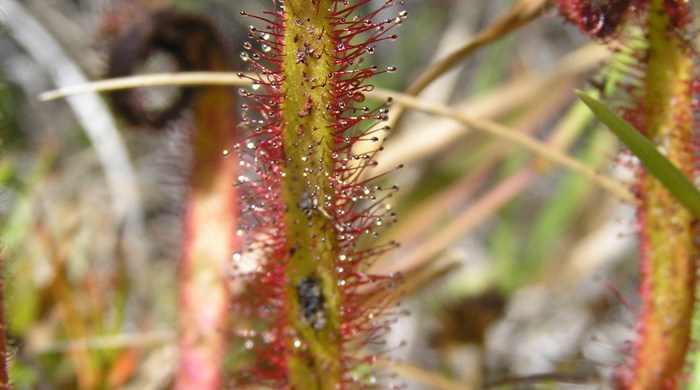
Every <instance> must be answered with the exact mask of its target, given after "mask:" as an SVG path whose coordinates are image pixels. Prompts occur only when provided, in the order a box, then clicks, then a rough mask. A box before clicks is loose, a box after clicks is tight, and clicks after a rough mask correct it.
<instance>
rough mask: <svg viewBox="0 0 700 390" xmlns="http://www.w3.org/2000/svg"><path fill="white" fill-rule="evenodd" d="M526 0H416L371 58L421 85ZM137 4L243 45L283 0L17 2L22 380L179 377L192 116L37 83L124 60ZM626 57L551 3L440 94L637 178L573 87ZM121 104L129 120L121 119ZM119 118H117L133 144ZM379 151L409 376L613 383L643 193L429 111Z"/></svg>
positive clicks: (4, 198)
mask: <svg viewBox="0 0 700 390" xmlns="http://www.w3.org/2000/svg"><path fill="white" fill-rule="evenodd" d="M513 3H514V2H513V1H508V0H492V1H482V0H428V1H425V0H405V8H406V9H407V10H408V12H409V18H408V20H407V21H406V22H405V23H404V24H403V26H402V27H401V29H400V30H399V31H398V33H399V39H398V40H396V41H395V42H393V43H391V44H384V45H382V46H381V47H380V48H378V50H376V52H375V53H373V54H372V55H371V56H370V57H369V58H368V60H370V61H372V62H374V63H377V64H378V65H380V66H384V67H386V66H397V67H398V69H399V71H398V72H396V73H392V74H385V75H382V76H380V77H377V78H376V80H374V82H375V83H376V85H378V86H381V87H383V88H388V89H393V90H396V91H404V90H406V89H407V88H408V86H409V85H410V84H411V83H412V82H413V81H414V80H415V79H416V78H417V77H419V76H420V75H421V74H422V73H423V72H425V71H426V70H427V69H428V68H429V67H430V65H431V64H432V63H434V62H435V61H436V60H438V59H440V58H442V57H444V56H445V55H446V54H447V53H450V52H451V51H452V50H454V49H455V48H457V47H459V46H461V45H463V44H465V43H466V42H469V41H470V39H472V38H473V37H474V36H475V35H476V34H477V33H478V32H479V31H481V30H483V29H484V28H486V27H487V26H488V25H489V24H491V23H492V22H493V21H494V20H496V19H497V18H499V17H500V16H501V15H503V14H504V13H505V12H506V11H507V10H508V9H509V7H510V6H512V4H513ZM533 3H534V1H533ZM125 4H128V5H130V6H132V7H133V6H134V5H136V6H137V7H142V8H139V11H138V12H146V11H145V9H147V8H149V7H156V6H175V7H177V8H179V9H182V10H187V11H191V12H198V13H203V14H206V15H209V17H211V18H212V19H213V20H215V22H216V23H217V24H218V25H219V27H220V29H221V31H222V32H223V33H224V34H225V35H227V36H228V37H230V38H231V41H232V46H233V47H234V48H235V50H236V52H234V53H232V56H234V57H236V58H238V51H239V50H241V44H242V42H243V40H244V39H245V35H246V33H247V26H248V25H249V24H251V23H252V22H251V21H250V20H248V19H246V18H244V17H242V16H240V11H243V10H245V11H247V12H249V13H260V12H261V11H262V10H264V9H267V8H268V7H270V6H271V5H272V1H259V0H238V1H224V0H219V1H213V0H211V1H210V0H199V1H197V0H192V1H189V0H175V1H167V0H153V1H148V0H139V1H138V2H128V1H125V2H118V1H117V0H22V1H18V0H5V2H4V3H3V2H0V11H2V12H0V21H2V25H3V28H2V30H1V35H0V58H2V67H1V68H0V77H2V79H1V82H0V130H1V131H2V133H1V134H2V136H1V138H0V142H1V143H2V144H1V145H2V149H1V152H0V153H1V154H0V239H1V242H2V252H0V253H1V254H2V261H3V264H4V267H5V270H4V274H5V280H6V289H7V294H6V296H7V302H6V305H7V318H8V319H9V320H8V336H9V338H10V344H11V349H12V359H11V376H12V378H13V383H14V384H15V388H17V389H73V388H81V389H106V388H110V389H111V388H122V389H163V388H168V386H169V384H170V380H171V378H172V374H173V369H174V367H175V361H176V358H177V356H176V349H175V343H174V341H175V340H174V331H175V318H176V310H177V304H176V303H177V299H176V292H177V286H176V282H177V271H178V260H179V254H180V252H179V245H180V244H179V243H180V238H181V234H182V233H181V222H180V221H181V216H182V200H183V194H184V191H185V189H184V188H183V183H184V179H183V178H184V173H183V172H185V170H186V163H187V160H188V158H187V156H188V153H189V151H188V147H187V145H186V144H185V142H184V140H185V138H186V137H185V136H184V134H186V131H187V128H188V126H190V124H189V121H188V117H187V114H184V116H183V118H182V119H180V120H177V121H175V122H173V123H171V124H170V125H169V129H167V131H164V132H151V133H144V132H138V133H137V132H135V131H134V130H135V129H130V128H127V127H126V126H125V125H124V124H123V123H122V122H121V121H120V120H119V119H118V118H116V117H114V116H113V115H112V114H111V113H110V112H109V111H108V109H107V106H106V105H104V104H100V100H92V102H93V103H94V106H88V104H87V103H86V104H83V103H78V104H70V102H69V101H67V100H59V101H52V102H39V101H38V99H37V95H38V94H39V93H41V92H44V91H47V90H50V89H54V88H58V87H65V86H67V85H70V84H71V83H74V82H75V81H76V80H80V78H78V79H76V78H75V77H73V76H75V75H76V74H77V75H78V76H81V77H82V78H84V79H85V80H99V79H101V78H102V77H103V75H104V73H105V68H106V57H107V54H108V52H109V43H110V39H111V38H112V36H111V34H112V32H111V31H113V29H114V28H115V27H114V26H115V25H117V26H118V25H120V24H122V23H128V18H126V20H120V19H119V15H120V14H119V12H124V13H125V14H126V11H123V9H125V8H126V7H125ZM3 7H4V8H3ZM138 12H137V14H138ZM48 54H50V57H49V58H48V59H47V58H46V55H48ZM608 56H609V55H608V54H607V53H605V52H603V51H601V50H600V49H599V48H596V47H595V45H591V44H590V43H589V42H588V41H587V40H586V39H585V38H583V37H581V36H580V35H579V33H578V32H577V31H576V29H575V28H571V27H568V26H564V23H563V22H562V20H561V18H559V17H558V16H557V14H556V13H555V12H554V10H552V9H547V10H545V11H544V12H543V13H542V14H541V15H540V16H539V17H538V18H536V19H535V20H534V21H532V22H531V23H528V24H527V25H526V26H524V27H523V28H521V29H518V30H517V31H515V32H513V33H511V34H507V35H504V36H503V37H501V38H500V39H498V40H496V41H495V42H494V43H491V44H489V45H486V46H484V47H483V48H481V49H480V50H478V51H476V52H475V53H474V54H473V55H471V56H468V57H466V58H464V59H462V60H461V61H460V62H459V64H458V65H457V66H456V67H455V68H454V70H452V71H450V72H448V73H446V74H445V75H444V76H443V77H442V78H440V79H438V80H437V81H435V82H434V83H432V85H431V86H430V87H429V88H428V89H427V90H426V91H425V92H424V93H423V94H421V98H423V99H426V100H428V101H431V102H440V103H445V104H448V105H449V106H450V107H453V108H455V109H458V110H460V111H461V112H464V113H466V114H469V115H473V116H479V117H484V118H489V119H493V120H495V121H498V122H499V123H502V124H505V125H507V126H509V127H512V128H513V129H515V130H516V131H522V132H526V133H528V134H530V135H532V136H534V137H537V138H538V139H541V140H543V142H547V143H548V145H550V146H551V148H552V149H559V150H564V151H566V152H567V153H569V154H571V155H573V156H575V157H576V158H577V159H580V160H581V161H584V162H586V164H588V165H590V166H592V167H594V168H595V169H597V170H599V171H601V172H606V173H610V174H613V175H615V176H617V177H618V178H619V179H620V180H622V181H629V180H631V179H630V178H631V176H630V162H629V158H627V157H626V155H624V154H623V155H620V154H618V146H617V144H616V141H615V139H614V137H613V136H612V135H610V134H609V133H608V132H607V131H606V130H603V129H600V128H597V127H595V126H594V122H593V120H592V116H591V114H590V113H588V111H587V110H586V109H584V108H583V107H582V106H581V104H580V103H578V101H577V100H576V99H575V97H574V95H573V92H572V91H573V90H574V89H575V88H586V86H588V85H600V84H601V82H603V81H604V80H605V77H604V76H601V74H600V71H599V69H600V65H601V64H602V62H603V61H604V60H605V59H606V58H607V57H608ZM167 66H168V64H165V65H163V64H160V65H159V64H156V65H155V66H154V69H152V71H159V70H162V69H163V67H164V68H167ZM239 66H240V64H239ZM240 70H245V69H243V68H242V67H241V68H240ZM71 72H73V73H71ZM66 75H68V76H66ZM71 75H73V76H71ZM591 82H592V83H591ZM591 88H592V90H595V88H596V87H591ZM234 91H235V90H233V89H232V93H235V92H234ZM103 97H104V96H103ZM95 102H96V103H95ZM93 103H89V104H93ZM81 107H82V110H83V112H82V113H80V112H78V111H80V109H81ZM86 109H88V111H87V112H86V111H85V110H86ZM104 118H106V119H104ZM105 121H106V122H105ZM109 121H114V123H115V125H114V126H115V127H116V128H119V129H120V131H119V132H117V133H109V129H110V124H109ZM232 131H235V130H234V129H232ZM105 132H106V133H105ZM95 134H97V135H95ZM105 134H106V135H105ZM110 134H111V135H110ZM100 137H107V138H109V137H116V139H117V140H118V141H119V142H121V143H122V144H123V146H124V149H123V151H125V152H126V153H125V154H124V156H122V157H124V158H121V157H119V148H118V147H115V146H114V145H118V143H114V144H113V143H110V144H109V145H107V146H105V145H104V138H100ZM110 139H111V138H110ZM100 140H102V141H100ZM100 142H102V143H103V145H102V147H103V148H105V149H104V150H106V151H104V150H103V152H100V151H99V148H98V147H97V145H96V144H98V143H100ZM115 148H116V151H115ZM110 153H116V154H114V155H112V154H110ZM114 156H117V157H114ZM377 160H378V161H379V163H380V164H379V166H378V167H377V168H376V170H375V173H376V174H380V173H383V172H385V171H386V172H389V174H388V175H385V176H383V177H382V178H381V181H382V182H386V183H392V184H397V185H398V186H399V188H400V191H399V192H398V193H397V194H396V195H395V196H394V197H393V198H392V199H391V200H390V201H391V203H392V206H393V207H394V209H395V210H396V212H397V214H398V216H399V220H398V223H397V224H396V225H394V226H392V227H391V229H389V230H388V231H387V232H385V233H383V236H382V240H384V239H386V240H388V239H396V240H398V241H399V242H402V247H401V248H400V249H399V250H397V251H394V252H392V253H390V254H389V255H386V256H385V257H383V258H381V259H379V260H378V262H377V263H376V264H375V265H374V267H375V269H376V270H380V271H382V272H394V271H401V272H402V273H403V274H404V279H405V282H404V284H403V285H402V287H401V288H400V289H399V291H400V292H401V295H400V297H399V300H400V301H401V305H402V308H405V309H407V310H408V311H410V315H409V316H399V317H398V318H397V322H396V324H395V326H394V330H393V332H392V333H391V335H390V337H389V339H388V340H387V344H386V349H387V353H386V356H387V357H391V358H392V359H391V360H386V361H385V360H382V362H381V364H383V365H385V366H386V368H387V370H388V371H389V372H391V373H395V375H394V376H393V377H392V378H391V379H389V380H390V381H391V382H393V383H397V384H405V385H406V386H408V388H411V389H413V388H415V389H423V388H426V389H429V388H438V389H450V388H452V389H464V388H482V387H483V388H574V387H573V386H576V387H575V388H591V389H593V388H604V387H607V386H608V385H609V383H610V382H609V381H610V375H611V371H612V370H613V369H614V368H615V366H616V365H618V364H621V363H622V362H624V359H625V357H626V348H627V347H626V345H627V344H626V343H627V342H629V340H631V339H632V338H633V337H634V331H633V328H632V326H633V325H632V324H633V321H634V316H635V311H636V308H637V301H636V298H635V296H636V289H637V287H636V286H637V280H638V275H637V262H636V248H635V239H634V233H635V222H634V215H633V211H632V209H631V208H630V207H629V206H625V205H623V204H622V203H621V202H619V201H617V200H615V199H614V198H613V197H612V196H610V195H609V194H607V193H605V192H604V191H602V190H601V189H600V188H599V187H598V186H596V185H595V184H593V183H591V182H590V181H588V180H586V179H584V178H582V177H581V176H579V175H577V174H575V173H571V172H570V171H567V170H565V169H562V168H558V167H556V166H553V165H551V164H550V163H549V162H548V161H547V160H546V159H543V158H542V157H541V156H536V155H533V154H532V153H530V152H527V151H524V150H523V149H521V148H519V147H517V146H513V145H512V144H509V143H508V142H506V141H504V140H502V139H499V138H495V137H492V136H488V135H484V134H482V133H478V132H474V131H470V130H469V129H467V128H465V127H464V126H463V125H460V124H458V123H456V122H453V121H450V120H448V119H444V118H440V117H436V116H429V115H427V114H418V113H414V112H409V113H407V115H406V116H405V117H404V118H403V119H402V120H401V121H400V122H399V123H398V124H397V126H396V127H395V129H394V130H393V132H392V133H391V135H390V137H389V140H388V141H387V142H386V144H385V151H384V152H382V153H380V154H378V156H377ZM398 164H403V165H404V168H403V169H400V170H394V169H393V168H394V167H395V166H396V165H398ZM233 180H234V178H232V182H233ZM232 223H233V222H232ZM235 315H236V314H235V313H234V317H235ZM233 331H235V330H232V332H233ZM237 348H241V346H238V345H232V347H231V349H232V356H235V350H236V349H237ZM394 359H396V361H398V362H400V363H396V362H394Z"/></svg>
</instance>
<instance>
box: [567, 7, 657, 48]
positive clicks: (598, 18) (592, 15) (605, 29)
mask: <svg viewBox="0 0 700 390" xmlns="http://www.w3.org/2000/svg"><path fill="white" fill-rule="evenodd" d="M647 2H648V0H609V1H599V0H554V4H555V5H556V6H557V7H558V8H559V11H560V12H561V14H562V16H564V18H566V20H567V21H569V22H571V23H573V24H576V25H577V26H578V27H579V29H580V30H581V31H582V32H583V33H585V34H588V35H590V36H592V37H593V38H596V39H602V40H607V39H609V38H611V37H614V36H615V35H616V34H617V33H618V32H619V29H620V26H622V25H623V24H624V22H625V19H626V18H627V17H628V15H629V14H630V13H632V12H636V11H637V10H639V9H640V8H642V7H644V6H645V5H646V3H647Z"/></svg>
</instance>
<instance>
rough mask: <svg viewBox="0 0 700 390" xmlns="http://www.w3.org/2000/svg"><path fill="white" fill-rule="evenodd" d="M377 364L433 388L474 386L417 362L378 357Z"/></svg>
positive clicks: (457, 389)
mask: <svg viewBox="0 0 700 390" xmlns="http://www.w3.org/2000/svg"><path fill="white" fill-rule="evenodd" d="M376 365H377V366H379V367H381V368H383V369H385V370H389V371H393V372H395V373H397V374H399V375H400V376H401V377H402V378H406V379H411V380H414V381H416V382H418V383H421V384H423V385H427V386H429V387H430V388H431V389H437V390H470V389H472V387H469V386H466V385H465V384H463V383H458V382H455V381H452V380H450V379H447V378H445V377H444V376H442V375H439V374H436V373H435V372H433V371H430V370H426V369H425V368H422V367H418V366H416V365H415V364H409V363H403V362H402V363H399V362H395V361H391V360H387V359H378V360H377V362H376Z"/></svg>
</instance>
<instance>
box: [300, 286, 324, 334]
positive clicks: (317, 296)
mask: <svg viewBox="0 0 700 390" xmlns="http://www.w3.org/2000/svg"><path fill="white" fill-rule="evenodd" d="M297 295H298V297H299V307H300V311H301V315H302V316H303V317H304V319H305V320H306V322H307V323H308V324H309V325H310V326H311V327H312V328H313V329H314V330H315V331H320V330H322V329H323V327H324V326H325V325H326V314H325V310H326V300H325V298H324V296H323V288H322V284H321V279H319V278H317V277H314V276H307V277H305V278H303V279H302V280H301V281H300V282H299V283H297Z"/></svg>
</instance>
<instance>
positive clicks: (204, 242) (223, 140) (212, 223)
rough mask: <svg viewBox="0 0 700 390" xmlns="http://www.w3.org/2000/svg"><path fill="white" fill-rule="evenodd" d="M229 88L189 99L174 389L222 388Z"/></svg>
mask: <svg viewBox="0 0 700 390" xmlns="http://www.w3.org/2000/svg"><path fill="white" fill-rule="evenodd" d="M232 100H233V98H232V94H231V92H230V91H229V90H228V89H226V88H210V89H208V90H206V91H203V92H202V93H200V95H199V96H198V97H197V98H196V100H195V102H194V112H195V123H196V128H197V130H196V134H194V135H193V136H192V137H193V140H192V145H193V149H194V164H193V168H192V173H191V177H190V194H189V199H188V200H187V210H186V216H185V239H184V240H185V241H184V253H183V259H182V264H181V267H182V268H181V281H180V283H181V284H180V311H179V320H178V324H179V331H180V336H179V349H180V363H179V368H178V371H177V377H176V389H182V390H185V389H187V390H189V389H198V390H209V389H211V390H218V389H221V388H222V372H221V370H222V360H223V356H224V351H225V345H226V343H225V335H224V329H225V328H226V325H227V320H228V312H229V305H230V299H229V298H230V297H229V295H230V294H229V290H228V287H227V284H228V277H229V275H228V274H227V272H226V269H227V266H228V265H229V264H230V259H231V254H232V253H233V252H234V250H235V249H236V241H235V231H234V229H235V220H236V215H237V209H238V207H237V195H236V191H235V189H234V187H233V178H234V177H235V175H236V165H237V159H236V157H235V156H234V155H233V154H231V155H224V149H225V148H226V147H227V146H228V145H233V143H234V134H235V133H234V129H235V123H236V120H235V118H234V115H235V110H234V107H233V101H232Z"/></svg>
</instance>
